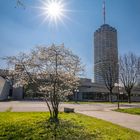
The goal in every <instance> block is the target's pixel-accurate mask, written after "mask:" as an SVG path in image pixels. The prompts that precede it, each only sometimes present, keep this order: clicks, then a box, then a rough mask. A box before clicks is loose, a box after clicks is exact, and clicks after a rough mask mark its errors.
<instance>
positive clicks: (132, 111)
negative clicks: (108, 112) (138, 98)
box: [115, 108, 140, 115]
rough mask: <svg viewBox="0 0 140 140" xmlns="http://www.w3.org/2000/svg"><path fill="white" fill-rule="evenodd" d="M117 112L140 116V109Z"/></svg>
mask: <svg viewBox="0 0 140 140" xmlns="http://www.w3.org/2000/svg"><path fill="white" fill-rule="evenodd" d="M115 111H118V112H123V113H129V114H135V115H140V108H126V109H116V110H115Z"/></svg>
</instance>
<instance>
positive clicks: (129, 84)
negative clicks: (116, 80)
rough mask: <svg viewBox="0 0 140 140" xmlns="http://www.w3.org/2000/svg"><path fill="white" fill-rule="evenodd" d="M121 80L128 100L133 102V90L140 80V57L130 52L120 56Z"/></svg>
mask: <svg viewBox="0 0 140 140" xmlns="http://www.w3.org/2000/svg"><path fill="white" fill-rule="evenodd" d="M119 68H120V70H119V71H120V80H121V82H122V84H123V86H124V88H125V90H126V92H127V94H128V102H129V103H131V92H132V89H133V88H134V86H135V84H136V83H137V81H138V76H139V74H140V58H138V57H137V56H136V55H135V54H133V53H129V54H125V55H124V56H121V57H120V64H119Z"/></svg>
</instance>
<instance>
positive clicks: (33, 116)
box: [0, 112, 140, 140]
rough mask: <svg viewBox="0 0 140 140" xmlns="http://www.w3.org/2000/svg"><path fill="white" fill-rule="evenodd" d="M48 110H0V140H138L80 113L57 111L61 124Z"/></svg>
mask: <svg viewBox="0 0 140 140" xmlns="http://www.w3.org/2000/svg"><path fill="white" fill-rule="evenodd" d="M48 117H49V114H48V113H45V112H42V113H39V112H36V113H17V112H3V113H0V118H1V121H0V140H139V139H140V133H139V132H136V131H133V130H130V129H127V128H123V127H120V126H118V125H114V124H112V123H109V122H106V121H103V120H100V119H96V118H92V117H88V116H84V115H81V114H75V113H71V114H64V113H60V114H59V117H60V124H59V125H54V124H51V123H49V122H48V121H47V119H48Z"/></svg>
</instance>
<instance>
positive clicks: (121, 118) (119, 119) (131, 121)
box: [77, 110, 140, 131]
mask: <svg viewBox="0 0 140 140" xmlns="http://www.w3.org/2000/svg"><path fill="white" fill-rule="evenodd" d="M77 112H78V113H81V114H84V115H87V116H91V117H96V118H99V119H102V120H106V121H109V122H112V123H114V124H118V125H121V126H124V127H127V128H130V129H134V130H136V131H140V116H138V115H131V114H127V113H120V112H115V111H111V110H108V111H77Z"/></svg>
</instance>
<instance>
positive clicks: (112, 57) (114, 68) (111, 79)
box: [100, 49, 118, 102]
mask: <svg viewBox="0 0 140 140" xmlns="http://www.w3.org/2000/svg"><path fill="white" fill-rule="evenodd" d="M106 51H107V53H106V54H107V56H105V58H104V61H103V63H101V64H100V68H101V69H100V75H101V77H102V79H103V82H104V84H105V86H106V88H107V89H108V90H109V101H110V102H112V94H113V89H114V87H115V85H114V84H115V83H118V57H117V55H116V53H115V52H114V50H113V49H112V50H111V49H109V50H106Z"/></svg>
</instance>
